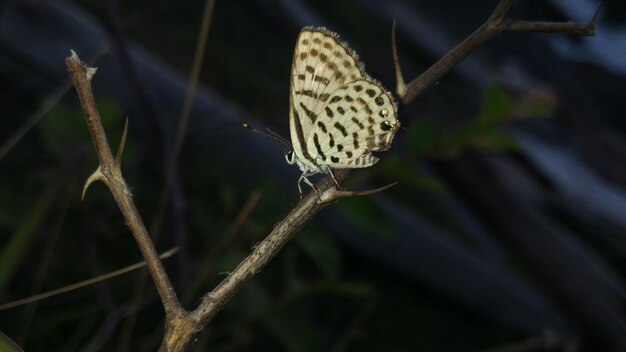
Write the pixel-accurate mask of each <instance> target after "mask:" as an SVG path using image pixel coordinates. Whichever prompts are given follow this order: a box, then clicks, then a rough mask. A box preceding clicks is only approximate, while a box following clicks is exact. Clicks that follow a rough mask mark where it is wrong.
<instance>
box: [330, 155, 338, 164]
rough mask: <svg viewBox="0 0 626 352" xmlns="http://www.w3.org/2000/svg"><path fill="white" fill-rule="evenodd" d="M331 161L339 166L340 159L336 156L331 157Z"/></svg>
mask: <svg viewBox="0 0 626 352" xmlns="http://www.w3.org/2000/svg"><path fill="white" fill-rule="evenodd" d="M330 161H332V162H333V163H335V164H337V163H338V162H339V158H338V157H336V156H331V157H330Z"/></svg>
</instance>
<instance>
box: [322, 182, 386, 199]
mask: <svg viewBox="0 0 626 352" xmlns="http://www.w3.org/2000/svg"><path fill="white" fill-rule="evenodd" d="M397 184H398V182H394V183H390V184H388V185H386V186H383V187H379V188H375V189H370V190H366V191H342V190H339V189H337V187H330V188H328V189H327V190H325V191H324V192H323V193H322V194H321V195H320V204H325V203H330V202H333V201H335V200H337V199H339V198H345V197H357V196H368V195H372V194H375V193H378V192H382V191H385V190H387V189H388V188H391V187H393V186H395V185H397Z"/></svg>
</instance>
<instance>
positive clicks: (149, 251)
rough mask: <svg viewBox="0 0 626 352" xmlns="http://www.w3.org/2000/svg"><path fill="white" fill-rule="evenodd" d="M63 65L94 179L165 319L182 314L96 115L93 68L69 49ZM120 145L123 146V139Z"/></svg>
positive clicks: (98, 116) (97, 114)
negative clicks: (109, 197)
mask: <svg viewBox="0 0 626 352" xmlns="http://www.w3.org/2000/svg"><path fill="white" fill-rule="evenodd" d="M65 64H66V65H67V69H68V71H69V73H70V76H71V77H72V82H73V83H74V87H75V88H76V92H77V93H78V97H79V99H80V104H81V107H82V109H83V112H84V114H85V119H86V120H87V127H88V128H89V133H90V134H91V139H92V141H93V144H94V147H95V149H96V154H97V156H98V161H99V165H98V169H97V171H96V173H94V175H96V176H94V178H95V179H98V180H101V181H103V182H104V183H105V184H106V185H107V187H108V188H109V190H110V191H111V193H112V194H113V197H114V198H115V201H116V202H117V204H118V206H119V208H120V210H121V211H122V214H123V215H124V219H125V220H126V223H127V224H128V227H129V228H130V230H131V232H132V234H133V236H134V237H135V241H137V244H138V245H139V249H140V250H141V254H142V255H143V257H144V259H145V260H146V265H147V267H148V270H149V271H150V274H151V275H152V279H153V280H154V283H155V285H156V288H157V291H158V292H159V296H161V301H162V302H163V308H164V309H165V315H166V317H168V320H169V318H173V317H176V316H180V315H184V314H185V313H186V312H185V311H184V309H182V308H181V306H180V304H179V303H178V298H177V297H176V293H175V292H174V289H173V287H172V284H171V283H170V281H169V278H168V276H167V273H166V272H165V269H164V268H163V264H162V263H161V260H160V259H159V255H158V253H157V251H156V249H155V248H154V244H153V243H152V241H151V240H150V236H149V235H148V231H147V230H146V227H145V226H144V224H143V222H142V220H141V217H140V216H139V212H138V211H137V208H136V207H135V204H134V202H133V199H132V194H131V192H130V190H129V188H128V186H127V185H126V181H125V180H124V177H123V176H122V170H121V165H120V163H116V159H115V158H114V157H113V153H112V152H111V147H110V146H109V143H108V141H107V137H106V132H105V131H104V127H103V126H102V121H101V119H100V114H99V113H98V109H97V107H96V101H95V99H94V96H93V92H92V90H91V78H92V77H93V75H94V74H95V73H96V69H95V68H91V67H88V66H86V65H85V64H84V63H83V62H82V61H81V60H80V59H79V57H78V55H76V53H75V52H73V51H72V55H71V56H70V57H68V58H66V59H65ZM121 145H123V142H122V143H121ZM93 180H94V179H92V178H91V177H90V181H89V182H90V183H91V181H93Z"/></svg>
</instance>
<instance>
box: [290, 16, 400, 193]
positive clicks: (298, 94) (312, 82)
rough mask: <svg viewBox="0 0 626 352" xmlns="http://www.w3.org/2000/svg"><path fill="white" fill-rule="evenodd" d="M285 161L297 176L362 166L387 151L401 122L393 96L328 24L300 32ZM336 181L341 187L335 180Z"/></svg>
mask: <svg viewBox="0 0 626 352" xmlns="http://www.w3.org/2000/svg"><path fill="white" fill-rule="evenodd" d="M290 83H291V84H290V96H289V97H290V99H289V129H290V134H291V142H292V148H293V149H292V150H290V151H288V152H287V153H286V154H285V158H286V159H287V162H288V163H289V164H291V165H293V164H296V165H297V166H298V167H299V168H300V170H301V171H302V175H301V176H300V178H299V179H298V190H299V191H300V195H302V188H301V187H300V183H301V182H302V181H304V182H305V183H306V184H307V185H309V186H310V187H311V188H313V189H314V190H315V191H316V192H317V189H315V186H314V185H313V183H312V182H311V181H310V180H309V179H308V177H309V176H312V175H315V174H318V173H326V174H330V175H331V176H332V178H333V180H335V177H334V175H333V173H332V169H352V168H364V167H369V166H372V165H374V164H375V163H376V162H377V161H378V158H377V157H375V156H374V155H372V152H376V151H384V150H387V149H389V147H390V146H391V142H392V141H393V137H394V136H395V134H396V131H397V130H398V128H400V121H398V119H397V108H396V104H395V102H394V99H393V97H392V95H391V93H389V91H387V90H386V89H385V88H384V87H383V86H382V85H381V84H380V83H379V82H377V81H376V80H374V79H372V78H371V77H370V76H369V75H368V74H367V73H366V72H365V70H364V68H363V64H361V62H359V59H358V56H357V54H356V53H355V52H354V51H353V50H352V49H350V48H349V47H348V45H347V44H346V43H344V42H342V41H341V40H340V39H339V36H338V35H337V34H335V33H333V32H331V31H329V30H327V29H325V28H314V27H305V28H303V29H302V31H301V32H300V35H299V36H298V39H297V41H296V47H295V50H294V55H293V63H292V66H291V81H290ZM335 183H336V184H337V186H338V187H339V184H338V183H337V180H335Z"/></svg>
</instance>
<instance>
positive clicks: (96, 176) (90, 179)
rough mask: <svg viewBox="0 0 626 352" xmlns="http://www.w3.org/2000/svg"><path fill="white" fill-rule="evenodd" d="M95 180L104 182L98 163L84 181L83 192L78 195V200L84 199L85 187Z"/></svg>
mask: <svg viewBox="0 0 626 352" xmlns="http://www.w3.org/2000/svg"><path fill="white" fill-rule="evenodd" d="M96 181H102V182H106V181H105V177H104V174H103V173H102V170H101V169H100V165H98V168H97V169H96V171H94V172H93V173H92V174H91V175H90V176H89V177H88V178H87V181H85V185H84V186H83V193H82V195H81V197H80V200H81V201H83V200H85V193H87V188H89V186H90V185H91V184H92V183H94V182H96Z"/></svg>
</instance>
